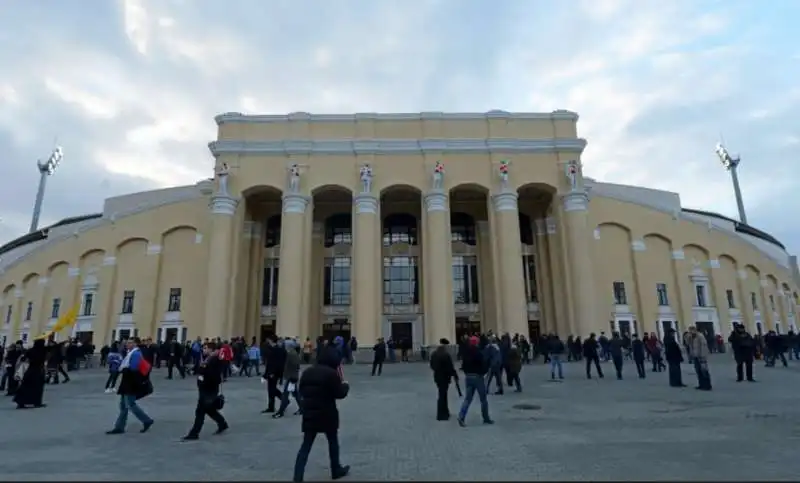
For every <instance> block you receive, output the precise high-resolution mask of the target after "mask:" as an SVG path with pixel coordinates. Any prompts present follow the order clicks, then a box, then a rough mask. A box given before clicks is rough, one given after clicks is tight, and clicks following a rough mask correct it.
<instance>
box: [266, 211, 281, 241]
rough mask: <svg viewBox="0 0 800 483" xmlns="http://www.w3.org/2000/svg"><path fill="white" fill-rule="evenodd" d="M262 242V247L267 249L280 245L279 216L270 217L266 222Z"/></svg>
mask: <svg viewBox="0 0 800 483" xmlns="http://www.w3.org/2000/svg"><path fill="white" fill-rule="evenodd" d="M264 240H265V242H264V246H265V247H267V248H272V247H274V246H277V245H280V244H281V215H274V216H271V217H270V218H269V219H268V220H267V236H266V237H265V238H264Z"/></svg>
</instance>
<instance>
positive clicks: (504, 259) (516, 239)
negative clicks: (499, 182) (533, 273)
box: [492, 191, 528, 335]
mask: <svg viewBox="0 0 800 483" xmlns="http://www.w3.org/2000/svg"><path fill="white" fill-rule="evenodd" d="M517 199H518V195H517V193H516V192H514V191H501V192H499V193H496V194H494V195H492V208H493V209H494V220H495V223H496V224H497V229H495V230H492V234H493V235H494V236H495V237H497V247H498V260H497V261H498V268H499V273H500V303H501V304H502V306H503V309H502V312H503V319H502V327H500V329H501V330H502V332H508V333H510V334H512V335H513V334H522V335H525V334H527V333H528V304H527V301H526V297H525V280H524V273H523V270H522V246H521V244H520V234H519V209H518V206H517Z"/></svg>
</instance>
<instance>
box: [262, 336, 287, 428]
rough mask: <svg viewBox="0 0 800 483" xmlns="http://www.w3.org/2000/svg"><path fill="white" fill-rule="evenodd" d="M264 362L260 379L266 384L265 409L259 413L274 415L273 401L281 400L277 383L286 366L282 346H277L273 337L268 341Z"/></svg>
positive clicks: (281, 377) (284, 352)
mask: <svg viewBox="0 0 800 483" xmlns="http://www.w3.org/2000/svg"><path fill="white" fill-rule="evenodd" d="M266 362H267V364H266V367H264V377H262V379H264V381H265V382H266V384H267V409H265V410H263V411H261V412H262V413H274V412H275V400H276V399H277V400H280V399H281V391H280V390H279V389H278V383H279V382H280V380H281V379H283V369H284V367H285V365H286V349H284V348H283V345H282V344H278V343H277V339H276V338H274V337H273V338H272V339H271V340H270V341H269V347H268V350H267V357H266Z"/></svg>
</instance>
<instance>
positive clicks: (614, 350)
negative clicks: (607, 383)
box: [606, 331, 623, 380]
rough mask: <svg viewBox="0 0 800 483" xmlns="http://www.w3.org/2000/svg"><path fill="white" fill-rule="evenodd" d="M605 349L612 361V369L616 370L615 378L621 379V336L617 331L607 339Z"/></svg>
mask: <svg viewBox="0 0 800 483" xmlns="http://www.w3.org/2000/svg"><path fill="white" fill-rule="evenodd" d="M607 346H608V347H607V348H606V351H607V353H608V354H609V355H610V356H611V360H612V361H613V362H614V370H615V371H616V372H617V379H618V380H622V360H623V357H622V338H621V337H620V336H619V332H616V331H615V332H614V333H613V334H611V340H610V341H608V344H607Z"/></svg>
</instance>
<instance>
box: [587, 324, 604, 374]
mask: <svg viewBox="0 0 800 483" xmlns="http://www.w3.org/2000/svg"><path fill="white" fill-rule="evenodd" d="M595 337H596V336H595V334H594V332H592V333H591V334H589V338H588V339H586V340H585V341H583V357H584V359H586V379H591V378H592V364H594V367H595V369H597V377H599V378H600V379H602V378H603V368H602V367H600V356H598V354H597V339H596V338H595Z"/></svg>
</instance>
